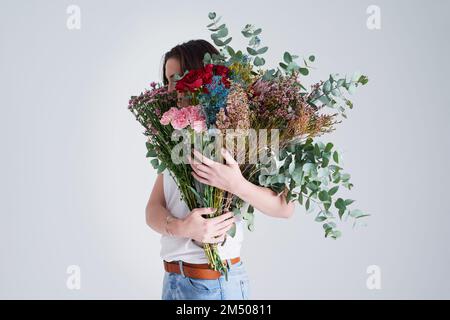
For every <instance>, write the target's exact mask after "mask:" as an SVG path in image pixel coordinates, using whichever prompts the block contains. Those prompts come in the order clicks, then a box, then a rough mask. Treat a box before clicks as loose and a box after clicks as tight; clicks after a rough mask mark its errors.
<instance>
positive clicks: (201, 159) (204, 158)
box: [194, 149, 217, 167]
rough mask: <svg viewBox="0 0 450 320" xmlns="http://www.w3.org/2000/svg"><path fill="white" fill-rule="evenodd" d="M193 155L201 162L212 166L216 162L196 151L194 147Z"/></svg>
mask: <svg viewBox="0 0 450 320" xmlns="http://www.w3.org/2000/svg"><path fill="white" fill-rule="evenodd" d="M194 156H195V159H196V160H197V161H198V162H200V163H203V164H205V165H207V166H209V167H212V166H214V165H216V164H217V162H215V161H213V160H211V159H209V158H207V157H205V156H204V155H203V154H201V153H200V152H199V151H197V150H195V149H194ZM194 163H195V162H194Z"/></svg>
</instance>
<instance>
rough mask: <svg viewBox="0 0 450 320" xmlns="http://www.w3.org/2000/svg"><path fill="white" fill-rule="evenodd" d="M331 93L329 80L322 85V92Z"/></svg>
mask: <svg viewBox="0 0 450 320" xmlns="http://www.w3.org/2000/svg"><path fill="white" fill-rule="evenodd" d="M330 91H331V82H330V80H327V81H325V83H324V84H323V92H325V93H326V94H328V93H330Z"/></svg>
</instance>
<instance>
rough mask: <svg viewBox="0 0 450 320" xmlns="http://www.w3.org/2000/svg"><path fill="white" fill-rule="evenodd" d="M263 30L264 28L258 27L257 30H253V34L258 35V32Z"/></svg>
mask: <svg viewBox="0 0 450 320" xmlns="http://www.w3.org/2000/svg"><path fill="white" fill-rule="evenodd" d="M261 31H262V29H261V28H258V29H256V30H255V31H253V35H254V36H257V35H258V34H260V33H261Z"/></svg>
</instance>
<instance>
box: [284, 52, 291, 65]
mask: <svg viewBox="0 0 450 320" xmlns="http://www.w3.org/2000/svg"><path fill="white" fill-rule="evenodd" d="M283 60H284V62H286V63H287V64H289V63H291V62H292V56H291V54H290V53H289V52H287V51H286V52H285V53H284V55H283Z"/></svg>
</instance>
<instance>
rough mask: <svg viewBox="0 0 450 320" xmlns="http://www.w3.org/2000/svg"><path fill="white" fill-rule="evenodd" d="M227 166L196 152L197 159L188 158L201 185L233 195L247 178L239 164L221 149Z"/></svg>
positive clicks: (193, 173)
mask: <svg viewBox="0 0 450 320" xmlns="http://www.w3.org/2000/svg"><path fill="white" fill-rule="evenodd" d="M221 153H222V156H223V157H224V158H225V162H226V163H225V164H222V163H219V162H216V161H213V160H211V159H209V158H207V157H205V156H203V155H202V154H201V153H200V152H198V151H197V150H194V156H195V159H192V158H188V159H189V163H190V165H191V167H192V169H193V170H194V171H192V175H193V176H194V178H195V179H196V180H198V181H200V182H201V183H204V184H207V185H210V186H213V187H216V188H219V189H222V190H225V191H228V192H231V193H233V191H234V190H235V189H236V187H237V186H239V185H240V184H242V183H243V182H244V181H246V180H245V178H244V177H243V176H242V173H241V170H240V168H239V164H238V163H237V162H236V160H234V159H233V157H232V156H231V154H230V153H229V152H228V151H227V150H226V149H223V148H222V149H221Z"/></svg>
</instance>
